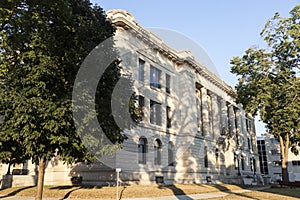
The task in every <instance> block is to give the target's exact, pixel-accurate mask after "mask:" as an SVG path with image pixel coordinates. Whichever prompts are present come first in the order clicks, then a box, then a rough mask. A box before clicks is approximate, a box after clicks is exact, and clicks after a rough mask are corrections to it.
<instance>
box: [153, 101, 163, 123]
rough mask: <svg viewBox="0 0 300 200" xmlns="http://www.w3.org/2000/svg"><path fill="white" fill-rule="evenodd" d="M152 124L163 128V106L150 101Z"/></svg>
mask: <svg viewBox="0 0 300 200" xmlns="http://www.w3.org/2000/svg"><path fill="white" fill-rule="evenodd" d="M150 123H151V124H155V125H158V126H161V104H160V103H157V102H155V101H152V100H150Z"/></svg>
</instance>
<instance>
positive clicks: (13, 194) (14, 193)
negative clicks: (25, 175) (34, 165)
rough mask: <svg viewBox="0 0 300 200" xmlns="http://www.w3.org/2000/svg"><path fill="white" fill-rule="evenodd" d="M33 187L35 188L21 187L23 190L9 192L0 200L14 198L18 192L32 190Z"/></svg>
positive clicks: (0, 197)
mask: <svg viewBox="0 0 300 200" xmlns="http://www.w3.org/2000/svg"><path fill="white" fill-rule="evenodd" d="M33 187H36V186H28V187H23V188H20V189H17V190H15V191H12V192H10V193H9V194H6V195H4V196H0V199H4V198H7V197H11V196H15V195H16V194H18V193H19V192H21V191H23V190H26V189H30V188H33Z"/></svg>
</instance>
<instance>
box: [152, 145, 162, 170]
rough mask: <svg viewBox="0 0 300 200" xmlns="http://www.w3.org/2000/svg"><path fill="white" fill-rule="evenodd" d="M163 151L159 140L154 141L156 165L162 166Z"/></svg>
mask: <svg viewBox="0 0 300 200" xmlns="http://www.w3.org/2000/svg"><path fill="white" fill-rule="evenodd" d="M161 151H162V145H161V141H160V140H159V139H156V140H155V141H154V164H155V165H160V164H161Z"/></svg>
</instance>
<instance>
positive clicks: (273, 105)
mask: <svg viewBox="0 0 300 200" xmlns="http://www.w3.org/2000/svg"><path fill="white" fill-rule="evenodd" d="M261 36H262V37H263V38H264V40H265V41H266V43H267V48H266V49H263V48H261V49H253V48H249V49H248V50H246V51H245V54H244V55H243V56H242V57H234V58H233V59H232V60H231V64H232V66H231V72H232V73H234V74H236V75H237V76H238V77H239V80H238V84H237V86H236V90H237V93H238V101H239V103H242V104H243V106H244V108H245V109H246V110H247V111H248V112H251V113H252V114H253V115H256V114H257V112H258V111H259V112H260V115H261V120H262V121H263V122H264V123H266V126H267V129H268V132H269V133H271V134H273V135H274V136H275V137H279V136H281V137H282V138H286V137H285V136H286V135H288V137H289V144H288V145H289V146H290V147H292V151H293V152H294V153H298V151H297V148H296V146H297V145H299V142H300V133H299V131H300V76H299V75H300V65H299V64H300V6H296V7H295V8H294V9H292V10H291V12H290V16H289V17H287V18H282V17H281V16H280V15H279V14H278V13H276V14H275V16H274V17H273V18H272V19H271V20H269V21H268V22H267V23H266V25H265V27H264V29H263V31H262V32H261Z"/></svg>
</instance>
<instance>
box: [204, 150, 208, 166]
mask: <svg viewBox="0 0 300 200" xmlns="http://www.w3.org/2000/svg"><path fill="white" fill-rule="evenodd" d="M207 153H208V152H207V147H204V167H205V168H208V155H207Z"/></svg>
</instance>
